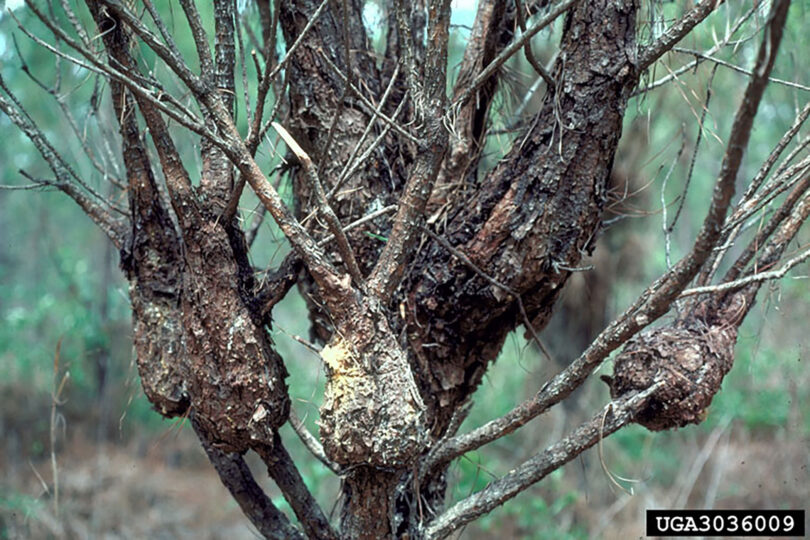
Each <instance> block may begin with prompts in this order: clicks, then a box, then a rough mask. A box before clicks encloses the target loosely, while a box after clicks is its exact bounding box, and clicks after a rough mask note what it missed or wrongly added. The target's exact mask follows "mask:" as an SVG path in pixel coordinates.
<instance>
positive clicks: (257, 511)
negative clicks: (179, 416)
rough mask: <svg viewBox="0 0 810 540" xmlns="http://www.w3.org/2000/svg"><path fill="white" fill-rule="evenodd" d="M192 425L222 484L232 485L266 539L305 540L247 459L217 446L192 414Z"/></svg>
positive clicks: (231, 487)
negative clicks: (258, 477)
mask: <svg viewBox="0 0 810 540" xmlns="http://www.w3.org/2000/svg"><path fill="white" fill-rule="evenodd" d="M191 425H192V426H193V427H194V431H195V432H196V433H197V436H198V437H199V439H200V443H201V444H202V447H203V449H204V450H205V453H206V455H207V456H208V459H209V460H210V461H211V464H212V465H213V466H214V469H216V471H217V474H218V475H219V479H220V481H221V482H222V484H223V485H224V486H225V487H226V488H228V491H229V492H230V493H231V496H232V497H233V498H234V500H236V502H237V504H239V507H240V508H241V509H242V512H244V514H245V516H247V518H248V519H249V520H250V522H251V523H253V525H254V526H255V527H256V528H257V529H258V530H259V532H260V533H261V534H262V536H264V537H265V538H278V539H279V540H282V539H287V538H293V539H300V540H304V539H305V538H306V536H305V535H304V534H303V533H302V532H301V531H300V530H298V529H297V528H296V527H294V526H293V525H292V523H290V520H289V519H288V518H287V516H285V515H284V513H283V512H281V511H280V510H279V509H278V508H276V506H275V505H274V504H273V501H271V500H270V498H269V497H268V496H267V495H265V493H264V491H262V488H261V486H259V484H257V483H256V480H254V478H253V474H252V473H251V472H250V468H248V466H247V463H245V460H244V459H243V458H242V456H240V455H239V454H236V453H227V452H223V451H222V450H219V449H218V448H216V447H214V446H213V445H212V444H211V443H210V442H209V441H208V439H207V438H206V437H205V434H204V433H203V431H202V430H200V428H199V427H198V425H197V422H196V421H195V420H194V418H193V416H192V420H191Z"/></svg>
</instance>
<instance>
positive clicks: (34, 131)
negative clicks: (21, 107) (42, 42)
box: [0, 80, 126, 248]
mask: <svg viewBox="0 0 810 540" xmlns="http://www.w3.org/2000/svg"><path fill="white" fill-rule="evenodd" d="M0 81H1V80H0ZM0 111H3V112H4V113H5V114H6V116H8V118H9V120H11V122H12V123H13V124H14V125H16V126H17V127H18V128H20V130H21V131H22V132H23V133H24V134H25V135H26V137H28V139H29V140H30V141H31V142H32V143H33V144H34V147H35V148H36V149H37V151H38V152H39V154H40V155H41V156H42V157H43V158H44V159H45V162H46V163H47V164H48V167H49V168H50V169H51V171H53V173H54V175H56V179H57V181H56V182H55V183H53V185H54V187H56V188H58V189H59V190H60V191H62V192H64V193H65V194H66V195H68V196H69V197H70V198H71V199H73V200H74V201H75V202H76V204H78V205H79V206H80V207H81V209H82V210H83V211H84V213H85V214H87V216H88V217H89V218H90V219H92V220H93V222H94V223H95V224H96V225H98V226H99V227H100V228H101V230H102V231H104V233H105V234H106V235H107V237H109V239H110V240H111V241H112V242H113V244H114V245H115V246H116V247H118V248H121V247H122V246H123V244H124V239H125V238H126V229H125V225H124V223H123V222H122V221H121V220H116V219H115V218H113V217H112V215H111V214H110V213H109V212H108V211H107V210H105V209H104V208H102V207H101V206H100V205H99V204H98V203H97V202H96V201H94V200H92V199H91V198H89V197H88V196H87V195H85V194H84V193H82V192H81V191H80V190H79V189H77V186H76V185H75V184H74V183H73V182H72V181H71V178H72V177H73V173H71V169H70V167H69V166H68V165H67V164H66V163H65V161H64V159H63V158H62V157H61V156H60V155H59V154H58V153H57V152H56V150H55V149H54V148H53V146H52V145H51V143H50V142H49V141H48V139H47V137H45V134H44V133H42V130H40V129H39V127H37V125H36V124H34V122H33V121H32V120H31V119H30V118H29V117H28V115H27V114H25V113H24V112H20V111H18V110H17V109H16V108H15V107H14V105H13V104H12V103H11V102H9V101H7V100H6V98H4V97H3V96H2V95H0Z"/></svg>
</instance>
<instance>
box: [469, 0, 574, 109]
mask: <svg viewBox="0 0 810 540" xmlns="http://www.w3.org/2000/svg"><path fill="white" fill-rule="evenodd" d="M578 1H579V0H562V1H561V2H559V3H556V4H555V5H554V7H553V8H552V9H551V11H549V12H548V13H547V14H546V15H544V16H543V17H541V18H540V19H538V20H537V21H535V22H534V23H533V24H532V25H531V26H529V27H528V28H527V29H526V31H525V32H523V33H522V34H521V35H520V37H519V38H517V39H516V40H515V41H513V42H512V43H511V44H510V45H509V46H508V47H506V48H505V49H504V50H503V51H501V53H500V54H498V56H496V57H495V59H494V60H492V62H490V63H489V65H487V67H486V68H484V69H483V71H481V73H480V74H478V76H477V77H476V78H475V79H473V81H472V82H471V83H470V84H469V85H468V86H467V87H466V88H464V89H463V90H462V91H460V92H456V95H457V96H458V97H456V98H455V99H454V100H453V106H457V105H458V104H460V103H464V102H466V101H467V100H468V99H469V98H470V97H471V96H472V94H473V92H475V91H476V90H478V88H480V87H481V85H482V84H484V82H486V81H487V79H489V78H490V77H491V76H492V75H493V74H494V73H495V72H496V71H497V70H498V69H500V67H501V66H502V65H503V64H505V63H506V61H507V60H509V58H511V57H512V55H514V54H515V53H516V52H518V51H519V50H520V49H521V48H523V47H524V45H526V43H528V42H529V40H530V39H531V38H532V37H534V35H535V34H537V33H538V32H539V31H540V30H542V29H543V28H545V27H546V26H548V25H550V24H551V23H553V22H554V21H555V20H557V17H559V16H560V15H562V14H563V13H565V12H566V11H568V10H569V9H571V8H572V7H573V6H574V5H575V4H576V3H577V2H578Z"/></svg>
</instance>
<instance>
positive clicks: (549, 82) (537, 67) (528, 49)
mask: <svg viewBox="0 0 810 540" xmlns="http://www.w3.org/2000/svg"><path fill="white" fill-rule="evenodd" d="M515 13H516V16H517V22H518V26H520V30H521V31H522V32H525V31H526V16H525V14H524V13H523V2H521V0H515ZM523 52H524V53H525V54H526V60H527V61H528V62H529V64H530V65H531V66H532V68H533V69H534V71H535V72H536V73H537V74H538V75H539V76H540V77H541V78H542V79H543V80H544V81H546V86H547V87H548V88H554V87H555V85H556V83H555V82H554V79H552V78H551V75H550V74H549V72H548V71H547V70H546V68H545V66H543V64H541V63H540V62H538V61H537V58H535V57H534V53H533V52H532V42H531V40H529V41H527V42H526V44H525V45H524V46H523Z"/></svg>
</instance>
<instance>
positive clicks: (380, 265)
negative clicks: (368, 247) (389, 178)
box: [369, 0, 450, 303]
mask: <svg viewBox="0 0 810 540" xmlns="http://www.w3.org/2000/svg"><path fill="white" fill-rule="evenodd" d="M428 11H429V13H430V17H429V20H428V32H427V35H428V46H427V56H426V59H425V77H424V86H422V85H419V86H420V87H419V88H418V89H417V90H416V92H417V93H415V94H412V95H411V98H412V100H413V103H414V108H415V111H416V117H417V119H418V120H421V121H423V122H424V123H425V127H424V130H425V133H426V136H425V137H424V139H425V144H424V146H423V147H422V151H421V152H420V153H419V155H418V156H417V158H416V162H415V163H414V165H413V168H412V169H411V172H410V176H409V178H408V181H407V182H406V184H405V189H404V190H403V193H402V196H401V198H400V202H399V209H398V210H397V215H396V217H395V218H394V226H393V228H392V229H391V233H390V234H389V237H388V242H387V243H386V244H385V247H384V248H383V251H382V253H381V254H380V258H379V259H378V260H377V264H376V265H375V267H374V270H373V271H372V274H371V277H370V278H369V287H370V289H371V290H372V291H373V293H374V294H375V295H376V296H377V297H378V298H379V299H380V300H381V301H382V302H383V303H386V302H387V301H388V300H389V299H390V298H391V295H392V294H393V292H394V290H395V289H396V288H397V287H398V286H399V283H400V281H401V280H402V277H403V275H404V273H405V264H406V262H407V260H408V258H409V256H410V253H409V251H410V250H411V248H412V246H413V244H414V243H415V241H416V239H417V238H418V237H419V234H420V232H421V230H420V227H419V225H420V223H421V221H422V220H423V219H424V211H425V206H426V205H427V201H428V198H429V197H430V193H431V191H432V190H433V183H434V182H435V180H436V176H437V175H438V173H439V167H440V166H441V163H442V160H443V159H444V154H445V151H446V149H447V138H448V134H447V129H446V128H445V126H444V122H443V120H444V114H445V103H446V101H447V98H446V90H445V86H446V84H447V82H446V81H447V43H448V38H449V27H450V2H449V1H448V0H431V1H430V2H429V3H428ZM406 69H409V66H407V65H406ZM412 92H413V89H412Z"/></svg>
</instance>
